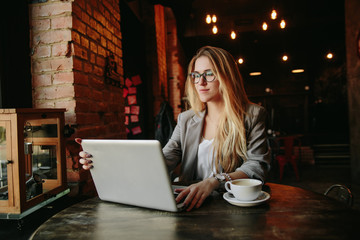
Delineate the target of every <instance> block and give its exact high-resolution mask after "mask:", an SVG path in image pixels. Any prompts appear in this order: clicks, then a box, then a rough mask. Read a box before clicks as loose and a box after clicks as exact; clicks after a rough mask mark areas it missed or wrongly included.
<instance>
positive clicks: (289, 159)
mask: <svg viewBox="0 0 360 240" xmlns="http://www.w3.org/2000/svg"><path fill="white" fill-rule="evenodd" d="M296 138H297V136H284V137H279V138H278V141H280V142H282V145H283V149H284V154H279V155H277V156H276V157H275V159H276V161H277V162H278V164H279V173H280V180H282V178H283V175H284V167H285V165H286V164H287V163H290V164H291V166H292V167H293V169H294V172H295V175H296V179H297V180H299V179H300V177H299V171H298V167H297V158H298V157H297V156H296V155H294V142H295V140H296ZM299 145H300V144H299Z"/></svg>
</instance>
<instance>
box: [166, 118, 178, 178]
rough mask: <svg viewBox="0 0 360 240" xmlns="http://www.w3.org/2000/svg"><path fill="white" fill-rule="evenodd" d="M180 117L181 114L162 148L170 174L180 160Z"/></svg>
mask: <svg viewBox="0 0 360 240" xmlns="http://www.w3.org/2000/svg"><path fill="white" fill-rule="evenodd" d="M181 116H182V114H179V116H178V121H177V124H176V126H175V129H174V131H173V133H172V135H171V138H170V139H169V141H168V142H167V144H166V145H165V147H164V148H163V154H164V157H165V160H166V165H167V167H168V171H169V172H170V173H171V172H172V171H173V170H174V169H175V168H176V166H177V165H178V164H179V163H180V162H181V159H182V148H181V127H180V126H181Z"/></svg>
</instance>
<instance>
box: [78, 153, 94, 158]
mask: <svg viewBox="0 0 360 240" xmlns="http://www.w3.org/2000/svg"><path fill="white" fill-rule="evenodd" d="M79 156H80V157H82V158H92V155H91V154H90V153H87V152H84V151H81V152H79Z"/></svg>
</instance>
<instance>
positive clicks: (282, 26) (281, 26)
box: [280, 19, 286, 29]
mask: <svg viewBox="0 0 360 240" xmlns="http://www.w3.org/2000/svg"><path fill="white" fill-rule="evenodd" d="M285 26H286V22H285V20H284V19H282V20H281V22H280V28H281V29H284V28H285Z"/></svg>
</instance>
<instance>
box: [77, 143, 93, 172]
mask: <svg viewBox="0 0 360 240" xmlns="http://www.w3.org/2000/svg"><path fill="white" fill-rule="evenodd" d="M75 142H77V143H78V144H80V145H81V138H76V139H75ZM79 156H80V160H79V162H80V163H81V164H82V165H83V166H82V168H83V169H85V170H89V169H91V168H93V167H94V165H93V161H92V159H91V158H92V155H91V154H90V153H87V152H84V151H81V152H79Z"/></svg>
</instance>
